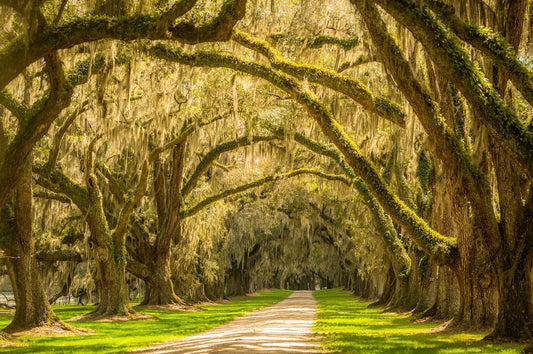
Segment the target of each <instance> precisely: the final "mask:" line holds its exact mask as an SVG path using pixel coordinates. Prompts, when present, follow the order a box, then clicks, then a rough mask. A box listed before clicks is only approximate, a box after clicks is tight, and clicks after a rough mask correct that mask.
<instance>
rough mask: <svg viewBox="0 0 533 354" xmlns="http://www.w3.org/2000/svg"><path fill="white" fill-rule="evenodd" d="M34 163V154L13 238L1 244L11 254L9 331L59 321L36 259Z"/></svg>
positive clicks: (21, 185) (19, 193) (26, 167)
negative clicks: (12, 310) (12, 297)
mask: <svg viewBox="0 0 533 354" xmlns="http://www.w3.org/2000/svg"><path fill="white" fill-rule="evenodd" d="M32 162H33V158H32V155H31V154H30V155H29V156H28V157H27V158H26V160H25V161H24V162H23V172H22V174H21V178H20V179H19V182H18V184H17V187H16V189H15V191H16V196H15V200H14V204H15V225H14V226H15V227H14V228H13V229H12V230H13V232H12V234H11V235H10V236H11V237H10V240H9V241H8V242H6V244H5V245H3V247H2V248H3V250H4V251H5V253H6V255H7V257H8V258H7V260H6V264H7V268H8V275H9V279H10V280H11V285H12V287H13V293H14V295H15V302H16V311H15V316H14V318H13V320H12V322H11V323H10V324H9V325H8V326H7V327H6V328H5V331H6V332H18V331H22V330H27V329H31V328H35V327H41V326H49V325H51V324H53V323H54V322H57V321H59V319H58V318H57V316H56V315H55V313H54V311H53V310H52V307H51V306H50V303H49V302H48V299H47V297H46V293H45V291H44V288H43V285H42V282H41V277H40V269H39V266H38V263H37V259H36V258H35V240H34V238H33V228H32V222H33V216H32V215H33V211H32V176H31V165H32Z"/></svg>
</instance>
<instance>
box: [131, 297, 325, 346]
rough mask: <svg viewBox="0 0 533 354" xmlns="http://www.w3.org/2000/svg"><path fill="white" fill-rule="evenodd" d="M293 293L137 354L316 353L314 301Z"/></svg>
mask: <svg viewBox="0 0 533 354" xmlns="http://www.w3.org/2000/svg"><path fill="white" fill-rule="evenodd" d="M311 293H312V292H311V291H295V292H294V293H293V294H291V295H290V296H289V297H288V298H286V299H285V300H283V301H281V302H279V303H277V304H275V305H272V306H268V307H265V308H263V309H260V310H257V311H254V312H251V313H248V314H246V315H244V316H242V317H239V318H237V319H235V320H233V321H231V322H228V323H225V324H223V325H221V326H218V327H216V328H213V329H211V330H209V331H206V332H202V333H199V334H196V335H194V336H190V337H185V338H182V339H181V340H179V341H177V342H170V343H163V344H159V345H156V346H154V347H151V348H148V349H142V350H138V351H136V353H213V352H214V353H259V352H261V353H265V352H276V353H281V352H289V353H317V352H319V350H320V345H319V344H318V343H317V342H315V341H314V340H313V339H314V338H313V332H312V328H313V324H314V321H315V319H316V306H317V304H316V300H315V299H314V298H313V296H312V295H311Z"/></svg>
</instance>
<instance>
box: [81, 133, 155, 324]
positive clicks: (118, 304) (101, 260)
mask: <svg viewBox="0 0 533 354" xmlns="http://www.w3.org/2000/svg"><path fill="white" fill-rule="evenodd" d="M97 140H98V138H96V139H94V140H93V141H91V143H90V144H89V148H88V150H87V155H86V163H85V186H86V188H87V191H88V202H89V203H88V209H87V216H86V220H87V224H88V225H89V230H90V232H91V235H90V239H89V242H90V246H91V250H92V254H93V257H94V260H95V262H96V269H97V273H96V279H95V283H96V285H97V287H98V296H99V304H98V307H97V308H96V310H95V311H94V312H93V314H94V315H96V316H100V315H102V316H113V315H129V314H131V313H133V310H132V308H131V306H130V305H129V299H128V287H127V283H126V264H127V261H126V259H127V258H126V245H125V238H126V232H127V230H128V222H129V219H130V216H131V214H132V213H133V210H134V207H135V205H136V204H137V203H138V202H139V200H140V199H141V197H142V196H143V194H144V191H145V190H146V181H147V178H148V166H147V164H146V163H144V164H143V167H142V172H141V175H140V177H139V182H138V185H137V188H136V190H134V191H133V193H130V196H129V197H128V198H127V200H126V201H125V202H124V204H123V207H122V209H121V211H120V215H119V217H118V218H117V223H116V226H115V228H114V229H113V230H110V228H109V225H108V222H107V219H106V215H105V213H104V207H103V198H102V193H101V191H100V188H99V187H98V180H97V178H96V175H95V174H94V162H93V150H94V144H95V143H96V141H97Z"/></svg>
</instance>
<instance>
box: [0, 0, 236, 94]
mask: <svg viewBox="0 0 533 354" xmlns="http://www.w3.org/2000/svg"><path fill="white" fill-rule="evenodd" d="M185 3H187V4H188V5H190V3H189V1H186V2H185ZM176 6H177V7H176V8H174V9H171V13H170V14H167V13H164V14H163V15H162V16H163V17H161V16H157V15H134V16H131V17H126V18H120V19H117V18H109V17H88V18H78V19H75V20H72V21H70V22H68V23H66V24H63V25H60V26H49V27H47V28H46V29H44V30H43V31H41V32H40V33H37V34H36V36H35V38H32V40H31V41H30V43H29V44H28V45H27V44H26V43H25V38H24V37H23V36H21V37H18V38H16V39H15V40H13V41H11V42H10V43H9V44H8V45H7V46H6V47H5V49H4V50H3V51H2V52H0V68H2V69H1V70H0V88H4V87H5V86H6V85H7V84H8V83H9V82H11V80H13V79H14V78H15V77H16V76H17V75H19V74H20V73H21V72H22V71H23V70H24V68H26V67H27V66H28V65H30V64H31V63H33V62H35V61H37V60H39V59H40V58H43V57H45V56H46V55H47V54H48V53H51V52H52V51H54V50H58V49H66V48H70V47H73V46H75V45H78V44H82V43H87V42H94V41H98V40H101V39H117V40H123V41H132V40H136V39H151V40H164V39H173V40H177V41H180V42H183V43H189V44H196V43H202V42H217V41H226V40H229V36H230V35H231V29H232V28H233V26H235V24H236V23H237V21H239V20H240V19H241V18H242V17H243V16H244V12H245V9H246V0H226V1H225V2H224V3H223V5H222V8H221V10H220V12H219V13H218V15H217V16H216V17H214V18H213V19H212V20H211V21H209V22H207V23H204V24H202V25H197V24H196V22H195V21H194V20H193V21H191V22H180V23H178V24H176V25H174V26H171V27H168V28H163V27H160V26H158V24H159V23H161V22H160V21H162V22H163V23H165V22H168V20H170V19H171V18H172V16H173V15H175V14H179V13H181V12H183V11H184V10H185V9H186V8H187V7H186V6H183V7H182V8H180V7H179V6H178V5H176ZM174 10H175V11H174Z"/></svg>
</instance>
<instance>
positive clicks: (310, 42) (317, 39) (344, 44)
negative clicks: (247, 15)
mask: <svg viewBox="0 0 533 354" xmlns="http://www.w3.org/2000/svg"><path fill="white" fill-rule="evenodd" d="M270 38H271V39H272V40H273V41H275V42H280V41H285V42H290V43H295V44H298V46H302V45H303V46H306V47H308V48H313V49H319V48H322V47H323V46H325V45H327V44H329V45H338V46H339V47H341V48H342V49H344V50H350V49H353V48H355V47H356V46H358V45H359V43H360V42H359V38H357V37H352V38H339V37H335V36H328V35H318V36H312V37H307V38H300V37H294V36H292V35H290V34H285V33H278V34H273V35H271V36H270Z"/></svg>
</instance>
